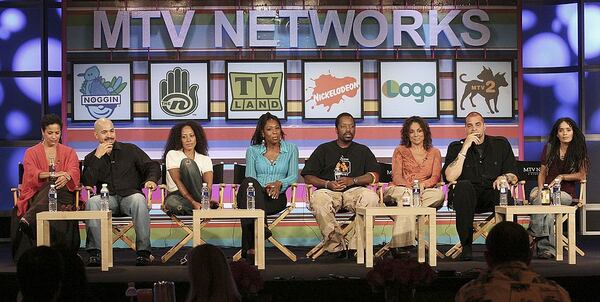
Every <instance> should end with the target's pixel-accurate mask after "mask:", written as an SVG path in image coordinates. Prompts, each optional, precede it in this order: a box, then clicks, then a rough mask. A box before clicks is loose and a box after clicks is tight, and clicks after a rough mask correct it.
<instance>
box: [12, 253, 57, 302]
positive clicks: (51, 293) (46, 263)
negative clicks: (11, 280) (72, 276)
mask: <svg viewBox="0 0 600 302" xmlns="http://www.w3.org/2000/svg"><path fill="white" fill-rule="evenodd" d="M63 277H64V262H63V259H62V257H61V255H60V253H59V252H58V251H57V250H55V249H53V248H51V247H47V246H39V247H34V248H32V249H30V250H28V251H26V252H25V253H23V255H22V256H21V258H19V262H18V263H17V282H18V284H19V291H20V296H21V300H20V301H22V302H29V301H31V302H43V301H59V295H60V288H61V283H62V280H63Z"/></svg>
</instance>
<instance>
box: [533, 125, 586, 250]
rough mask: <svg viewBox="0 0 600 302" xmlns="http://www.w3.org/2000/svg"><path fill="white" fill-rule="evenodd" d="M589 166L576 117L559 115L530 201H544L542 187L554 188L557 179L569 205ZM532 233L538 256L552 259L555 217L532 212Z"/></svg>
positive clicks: (563, 196)
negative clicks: (561, 116) (541, 192)
mask: <svg viewBox="0 0 600 302" xmlns="http://www.w3.org/2000/svg"><path fill="white" fill-rule="evenodd" d="M588 167H589V159H588V155H587V147H586V144H585V136H584V135H583V133H582V132H581V130H580V129H579V127H577V124H576V123H575V121H574V120H572V119H571V118H568V117H563V118H559V119H558V120H557V121H556V122H555V123H554V126H552V131H551V132H550V136H549V137H548V143H546V145H545V146H544V150H543V151H542V156H541V167H540V174H539V175H538V179H537V187H535V188H533V190H531V193H530V194H529V200H530V202H531V203H532V204H541V197H540V190H539V188H542V187H543V186H544V184H549V187H550V188H552V187H553V186H554V185H555V184H556V182H555V180H556V179H558V181H559V182H560V186H561V192H560V202H561V203H562V204H563V205H570V204H571V203H572V202H573V196H575V193H576V185H577V183H578V182H579V181H580V180H583V179H585V178H586V175H587V170H588ZM529 233H530V234H531V236H533V237H535V245H536V246H537V256H538V258H540V259H551V258H554V256H555V255H556V246H555V242H554V235H555V234H554V216H553V215H549V214H537V215H531V222H530V224H529Z"/></svg>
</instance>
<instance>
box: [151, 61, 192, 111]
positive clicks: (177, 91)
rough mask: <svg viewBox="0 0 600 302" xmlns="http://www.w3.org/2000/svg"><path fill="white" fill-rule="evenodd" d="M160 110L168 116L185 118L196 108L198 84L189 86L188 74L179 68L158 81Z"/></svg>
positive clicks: (168, 72)
mask: <svg viewBox="0 0 600 302" xmlns="http://www.w3.org/2000/svg"><path fill="white" fill-rule="evenodd" d="M158 86H159V88H158V89H159V97H160V99H159V100H160V101H159V102H160V109H161V110H162V111H163V112H164V113H166V114H168V115H170V116H176V117H181V116H186V115H188V114H190V113H192V112H194V111H195V110H196V108H198V89H199V88H200V86H199V85H198V84H192V85H190V72H189V71H188V70H187V69H182V68H181V67H175V68H173V70H169V71H167V74H166V75H165V78H164V79H162V80H160V83H159V84H158Z"/></svg>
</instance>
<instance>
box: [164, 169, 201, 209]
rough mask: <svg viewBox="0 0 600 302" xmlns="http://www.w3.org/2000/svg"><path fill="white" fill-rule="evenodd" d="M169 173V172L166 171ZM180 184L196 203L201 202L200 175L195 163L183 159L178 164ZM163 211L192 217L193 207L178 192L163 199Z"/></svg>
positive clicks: (170, 193)
mask: <svg viewBox="0 0 600 302" xmlns="http://www.w3.org/2000/svg"><path fill="white" fill-rule="evenodd" d="M167 173H169V171H167ZM179 176H180V177H181V182H183V185H184V186H185V188H186V189H187V191H188V192H189V193H190V194H192V196H193V197H194V199H196V200H197V201H201V200H202V182H203V180H202V173H200V168H198V165H197V164H196V162H195V161H193V160H191V159H189V158H184V159H183V160H181V163H180V164H179ZM165 209H167V211H169V212H171V213H173V214H175V215H192V210H194V207H193V206H192V203H191V202H189V201H188V200H187V199H185V198H184V197H183V196H181V194H180V193H179V190H178V191H173V192H169V195H167V198H165Z"/></svg>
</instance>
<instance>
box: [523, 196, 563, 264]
mask: <svg viewBox="0 0 600 302" xmlns="http://www.w3.org/2000/svg"><path fill="white" fill-rule="evenodd" d="M537 191H538V188H537V187H535V188H533V190H531V193H530V194H529V202H530V203H531V204H535V205H539V204H542V201H541V200H540V198H539V196H538V194H537ZM572 202H573V197H571V195H569V194H568V193H566V192H564V191H561V192H560V203H561V204H562V205H571V203H572ZM529 233H530V234H531V236H533V237H536V240H535V241H536V247H537V254H538V255H541V254H543V253H550V254H552V255H556V242H555V241H556V240H555V239H554V238H555V237H556V234H555V230H554V215H550V214H535V215H531V220H530V221H529Z"/></svg>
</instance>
